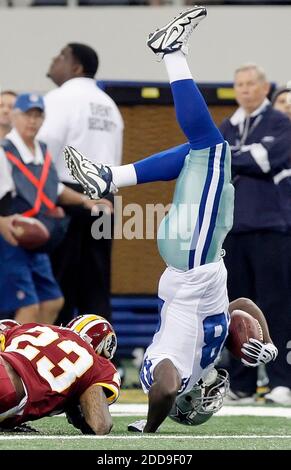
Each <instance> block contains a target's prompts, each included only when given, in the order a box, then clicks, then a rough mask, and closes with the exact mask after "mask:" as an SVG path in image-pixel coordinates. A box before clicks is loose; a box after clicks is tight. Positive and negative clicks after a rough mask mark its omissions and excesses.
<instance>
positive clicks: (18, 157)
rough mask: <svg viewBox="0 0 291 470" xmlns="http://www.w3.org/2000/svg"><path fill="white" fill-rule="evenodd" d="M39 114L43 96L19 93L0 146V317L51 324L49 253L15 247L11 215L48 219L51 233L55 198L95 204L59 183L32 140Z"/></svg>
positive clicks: (58, 301)
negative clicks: (8, 126) (8, 127)
mask: <svg viewBox="0 0 291 470" xmlns="http://www.w3.org/2000/svg"><path fill="white" fill-rule="evenodd" d="M43 119H44V101H43V99H42V98H41V97H40V96H38V95H35V94H30V95H28V94H24V95H19V96H18V98H17V100H16V102H15V105H14V110H13V113H12V123H13V127H12V130H11V131H10V132H9V133H8V134H7V136H6V139H4V140H3V141H2V142H1V147H0V215H1V217H0V233H1V235H0V317H2V318H7V317H13V316H15V319H16V320H17V321H19V322H20V323H28V322H32V321H41V322H43V323H53V321H54V320H55V318H56V316H57V314H58V312H59V310H60V308H61V307H62V305H63V298H62V293H61V291H60V289H59V287H58V285H57V283H56V281H55V279H54V277H53V274H52V270H51V265H50V260H49V257H48V255H47V254H46V253H42V252H40V251H30V250H26V249H23V248H21V247H20V246H17V239H16V238H15V230H14V229H13V225H12V220H13V218H14V217H15V215H14V214H22V215H25V216H27V217H36V218H38V219H39V220H41V221H42V222H43V223H46V222H47V223H48V226H47V228H48V229H49V230H50V231H51V233H52V232H53V228H54V220H55V219H54V218H53V212H54V209H56V206H55V202H56V201H57V199H59V200H60V201H61V202H62V203H63V204H79V205H82V206H85V207H87V209H89V210H91V209H92V207H93V206H95V205H96V201H90V200H89V199H88V198H86V197H85V196H84V195H80V194H79V193H77V192H74V191H72V190H71V189H69V188H65V187H64V185H62V184H61V183H59V182H58V178H57V174H56V171H55V169H54V166H53V165H52V164H51V157H50V155H49V153H48V152H47V150H46V145H44V144H43V143H42V142H40V141H38V140H36V139H35V137H36V134H37V132H38V131H39V128H40V127H41V125H42V123H43ZM48 208H49V210H48ZM4 216H6V217H4Z"/></svg>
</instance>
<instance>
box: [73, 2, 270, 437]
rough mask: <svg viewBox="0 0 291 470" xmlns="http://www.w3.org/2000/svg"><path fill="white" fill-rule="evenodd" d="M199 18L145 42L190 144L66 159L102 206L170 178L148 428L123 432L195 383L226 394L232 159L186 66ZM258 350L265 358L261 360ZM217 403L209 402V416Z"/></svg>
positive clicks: (160, 415) (146, 370)
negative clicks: (223, 360)
mask: <svg viewBox="0 0 291 470" xmlns="http://www.w3.org/2000/svg"><path fill="white" fill-rule="evenodd" d="M205 16H206V9H205V8H204V7H201V6H199V7H197V6H194V7H192V8H190V9H188V10H187V11H185V12H182V13H181V14H179V15H178V16H177V18H175V19H174V20H173V21H171V22H170V23H169V24H167V25H166V26H165V27H164V28H161V29H159V30H157V31H155V32H154V33H153V34H152V35H150V37H149V40H148V46H149V47H150V48H151V49H152V50H153V52H154V53H155V54H156V55H157V56H159V57H162V58H163V59H164V63H165V65H166V69H167V72H168V75H169V80H170V84H171V89H172V94H173V98H174V104H175V109H176V115H177V120H178V122H179V125H180V127H181V129H182V130H183V132H184V134H185V136H186V137H187V140H188V143H186V144H184V145H180V146H178V147H175V148H173V149H170V150H168V151H165V152H161V153H159V154H156V155H153V156H151V157H149V158H147V159H144V160H141V161H139V162H136V163H134V164H131V165H125V166H122V167H110V168H109V167H108V166H106V165H102V164H92V162H91V161H90V160H88V159H87V158H85V157H84V156H83V155H81V154H80V153H79V152H78V151H77V150H75V149H73V148H72V147H66V148H65V151H64V154H65V158H66V162H67V165H68V167H69V169H70V170H71V173H72V175H73V176H74V177H75V178H76V179H77V181H78V182H79V183H80V184H82V185H83V187H84V189H85V191H86V192H87V193H88V194H89V195H90V196H91V197H92V198H97V199H98V198H101V197H102V196H103V195H104V194H105V193H106V192H108V191H111V192H112V191H114V190H115V188H116V187H117V188H119V187H122V186H127V185H134V184H141V183H146V182H150V181H160V180H171V179H176V178H177V183H176V188H175V193H174V199H173V204H172V207H171V209H170V211H169V212H168V214H167V215H166V217H165V218H164V219H163V221H162V222H161V225H160V227H159V231H158V248H159V252H160V254H161V256H162V258H163V259H164V261H165V263H166V265H167V268H166V270H165V271H164V273H163V275H162V277H161V279H160V283H159V298H160V299H161V311H160V326H159V329H158V331H157V332H156V333H155V335H154V338H153V341H152V343H151V344H150V346H149V347H148V348H147V350H146V352H145V355H144V361H143V366H142V369H141V374H140V379H141V383H142V387H143V389H144V391H145V392H146V393H148V394H149V409H148V416H147V420H146V423H145V422H142V423H135V424H134V425H130V427H129V428H130V429H131V430H136V431H142V430H144V432H155V431H156V430H157V428H158V427H159V425H160V424H161V423H162V422H163V421H164V419H165V418H166V417H167V415H168V414H169V412H170V410H171V409H172V406H173V404H174V402H175V399H176V396H177V394H181V393H183V392H185V393H186V392H188V391H191V390H192V389H193V387H196V385H197V384H198V383H199V382H200V381H202V383H205V382H207V384H208V388H209V387H211V388H212V394H213V396H214V398H215V397H216V391H217V390H220V392H219V393H220V395H221V396H222V397H223V395H224V394H225V393H226V391H227V386H228V374H227V372H226V371H218V373H215V369H214V365H215V363H216V360H217V358H218V357H219V355H220V352H221V350H222V348H223V346H224V343H225V340H226V337H227V332H228V324H229V314H228V308H229V301H228V295H227V273H226V269H225V266H224V263H223V259H222V244H223V241H224V239H225V236H226V235H227V233H228V232H229V230H230V229H231V227H232V221H233V202H234V189H233V186H232V184H231V153H230V148H229V145H228V143H227V142H225V140H224V139H223V137H222V135H221V133H220V131H219V129H218V128H217V127H216V126H215V124H214V122H213V120H212V118H211V116H210V114H209V111H208V109H207V106H206V103H205V101H204V99H203V97H202V95H201V94H200V92H199V90H198V88H197V85H196V83H195V82H194V80H193V78H192V75H191V72H190V70H189V67H188V64H187V61H186V57H185V54H187V51H188V39H189V37H190V35H191V33H192V31H193V30H194V28H195V27H196V26H197V25H198V24H199V23H200V21H201V20H203V18H205ZM269 339H270V338H269V337H265V340H266V341H269ZM256 347H257V348H255V345H254V344H252V343H250V344H249V345H248V346H247V348H246V350H247V351H248V354H249V355H250V354H252V355H253V356H255V357H253V356H252V357H253V358H254V359H257V362H258V363H259V362H260V361H261V360H263V362H268V361H269V360H272V359H274V357H275V356H276V348H274V346H273V345H272V344H271V343H270V344H268V345H267V346H263V344H260V345H256ZM253 349H255V350H256V351H255V352H253ZM257 349H258V350H259V352H258V351H257ZM261 349H266V350H268V351H269V353H268V354H266V355H264V356H262V355H261V353H260V351H261ZM251 350H252V351H251ZM210 398H211V399H212V401H213V397H212V396H210ZM200 401H201V400H200ZM221 404H222V402H221V400H220V401H219V402H218V401H217V400H216V403H214V404H213V405H211V406H212V407H213V408H212V409H213V410H214V411H215V407H216V408H218V405H219V406H221Z"/></svg>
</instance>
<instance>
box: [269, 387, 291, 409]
mask: <svg viewBox="0 0 291 470" xmlns="http://www.w3.org/2000/svg"><path fill="white" fill-rule="evenodd" d="M265 399H266V402H267V403H276V404H278V405H289V406H290V405H291V390H290V388H288V387H283V386H280V387H275V388H273V390H271V392H270V393H267V394H266V395H265Z"/></svg>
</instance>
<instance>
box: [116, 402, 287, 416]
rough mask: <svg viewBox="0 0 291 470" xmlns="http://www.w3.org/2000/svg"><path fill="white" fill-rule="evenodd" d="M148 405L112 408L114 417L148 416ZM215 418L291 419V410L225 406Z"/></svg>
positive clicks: (122, 405) (138, 404)
mask: <svg viewBox="0 0 291 470" xmlns="http://www.w3.org/2000/svg"><path fill="white" fill-rule="evenodd" d="M147 408H148V407H147V404H144V403H142V404H141V403H137V404H132V403H130V404H122V403H116V404H114V405H112V406H110V413H111V414H112V416H146V414H147ZM215 416H277V417H283V418H291V408H285V407H267V406H238V405H236V406H224V407H223V408H221V410H220V411H219V412H218V413H217V414H216V415H215Z"/></svg>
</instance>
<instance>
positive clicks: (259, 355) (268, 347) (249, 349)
mask: <svg viewBox="0 0 291 470" xmlns="http://www.w3.org/2000/svg"><path fill="white" fill-rule="evenodd" d="M241 351H242V352H243V353H244V354H245V356H247V357H248V358H250V359H251V361H247V360H246V359H244V358H242V359H241V362H242V363H243V364H244V365H245V366H247V367H258V366H259V365H260V364H267V363H268V362H270V361H274V360H275V359H276V357H277V356H278V349H277V348H276V346H275V345H274V344H273V343H266V344H264V343H262V342H261V341H259V340H257V339H254V338H250V340H249V342H248V343H244V344H243V347H242V348H241Z"/></svg>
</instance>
